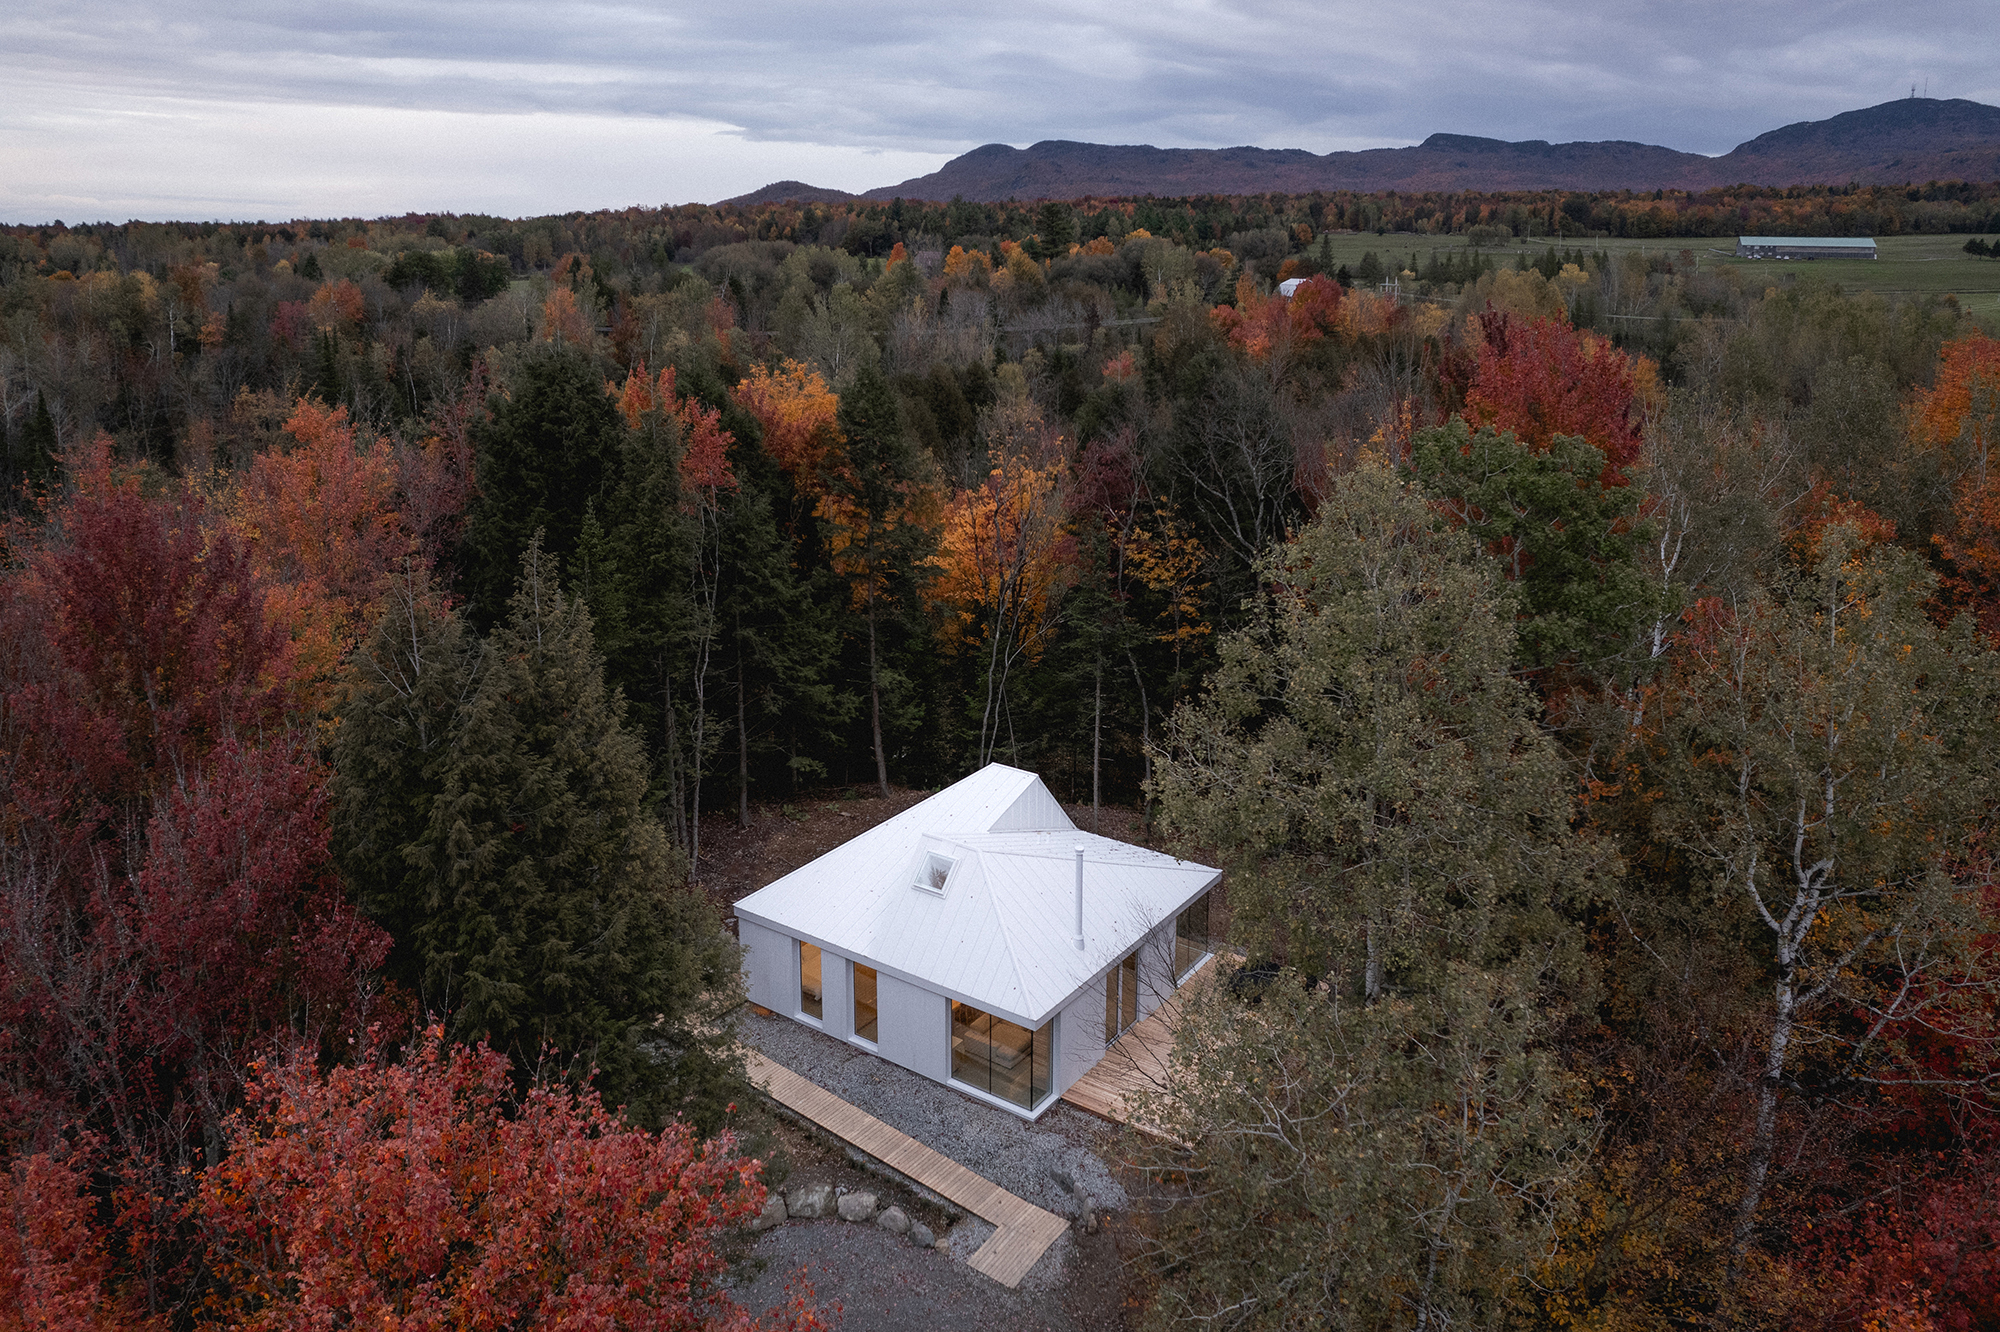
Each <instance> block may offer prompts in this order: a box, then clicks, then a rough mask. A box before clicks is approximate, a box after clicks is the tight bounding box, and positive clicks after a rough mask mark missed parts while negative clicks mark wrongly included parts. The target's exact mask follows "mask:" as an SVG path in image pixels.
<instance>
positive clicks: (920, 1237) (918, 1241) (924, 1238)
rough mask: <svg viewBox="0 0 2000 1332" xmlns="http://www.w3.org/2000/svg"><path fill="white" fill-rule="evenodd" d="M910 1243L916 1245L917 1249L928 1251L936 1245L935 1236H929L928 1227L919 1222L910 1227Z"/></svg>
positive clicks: (929, 1229)
mask: <svg viewBox="0 0 2000 1332" xmlns="http://www.w3.org/2000/svg"><path fill="white" fill-rule="evenodd" d="M910 1243H912V1244H914V1245H916V1246H917V1247H918V1248H919V1249H928V1248H931V1247H933V1246H934V1245H936V1243H937V1236H936V1235H933V1234H931V1228H930V1227H929V1226H927V1225H925V1224H924V1223H923V1222H921V1221H919V1222H917V1223H916V1224H915V1225H913V1226H911V1227H910Z"/></svg>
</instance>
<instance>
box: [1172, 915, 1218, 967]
mask: <svg viewBox="0 0 2000 1332" xmlns="http://www.w3.org/2000/svg"><path fill="white" fill-rule="evenodd" d="M1213 951H1214V950H1213V949H1212V948H1211V947H1210V946H1209V936H1208V894H1207V893H1203V894H1202V895H1201V896H1200V897H1198V898H1196V899H1195V900H1194V901H1193V903H1191V904H1190V905H1189V906H1188V908H1187V910H1185V911H1183V912H1181V914H1180V915H1178V916H1176V917H1175V918H1174V980H1175V982H1176V983H1178V982H1180V981H1181V980H1183V979H1185V978H1186V976H1187V974H1188V973H1189V972H1190V971H1193V970H1194V969H1195V966H1196V964H1198V963H1199V962H1200V961H1201V960H1202V959H1203V958H1204V957H1207V956H1208V955H1209V953H1211V952H1213Z"/></svg>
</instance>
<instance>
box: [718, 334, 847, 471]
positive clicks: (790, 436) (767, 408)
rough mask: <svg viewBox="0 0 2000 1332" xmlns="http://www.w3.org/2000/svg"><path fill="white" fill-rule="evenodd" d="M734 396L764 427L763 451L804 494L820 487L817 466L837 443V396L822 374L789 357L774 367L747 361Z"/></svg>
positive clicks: (838, 428) (823, 462) (821, 469)
mask: <svg viewBox="0 0 2000 1332" xmlns="http://www.w3.org/2000/svg"><path fill="white" fill-rule="evenodd" d="M734 396H735V398H736V401H737V403H738V404H739V405H741V406H742V408H743V410H745V411H747V412H749V413H750V415H752V416H754V417H756V418H757V424H758V425H760V426H762V427H763V428H764V451H765V452H766V453H768V454H770V455H771V457H772V458H773V459H775V460H776V462H777V464H778V466H780V467H782V468H784V469H785V474H786V475H787V476H789V477H791V478H792V484H793V485H794V486H795V487H797V488H798V489H799V491H800V492H802V493H805V494H812V495H818V494H822V493H824V491H825V489H826V485H825V479H824V477H823V475H822V472H823V470H824V468H825V466H826V461H827V458H828V456H829V455H830V454H831V453H832V451H833V449H834V448H835V446H836V445H838V444H839V443H840V427H839V425H838V423H837V421H836V419H835V418H836V417H837V415H838V413H839V411H840V398H839V395H837V394H836V393H834V391H833V390H832V389H831V388H829V387H828V386H827V382H826V379H825V377H824V376H823V375H821V374H820V372H819V371H817V370H815V369H813V368H812V367H811V366H809V365H806V364H804V363H803V362H800V361H794V360H790V359H787V360H786V361H785V363H784V364H783V365H781V366H779V367H778V368H777V369H776V370H772V369H770V368H768V367H766V366H761V365H759V366H753V367H752V368H751V370H750V373H749V374H747V375H745V376H744V377H743V381H742V382H741V383H739V384H738V385H737V386H736V389H735V393H734Z"/></svg>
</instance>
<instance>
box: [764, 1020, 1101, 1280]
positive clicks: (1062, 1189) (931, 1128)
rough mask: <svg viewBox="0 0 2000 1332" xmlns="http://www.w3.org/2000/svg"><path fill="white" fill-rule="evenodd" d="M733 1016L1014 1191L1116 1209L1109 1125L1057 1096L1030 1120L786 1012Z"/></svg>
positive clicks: (1059, 1203)
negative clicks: (1108, 1158) (1108, 1161)
mask: <svg viewBox="0 0 2000 1332" xmlns="http://www.w3.org/2000/svg"><path fill="white" fill-rule="evenodd" d="M743 1014H744V1016H743V1018H742V1019H741V1022H740V1024H739V1025H740V1029H741V1032H742V1036H743V1040H744V1041H745V1043H747V1044H749V1045H752V1046H755V1047H756V1048H757V1049H759V1050H761V1051H763V1052H764V1053H765V1054H766V1055H768V1056H769V1057H770V1058H772V1059H774V1060H776V1061H777V1062H778V1063H780V1064H783V1065H784V1066H785V1067H786V1068H789V1069H791V1070H792V1071H793V1072H795V1073H797V1074H799V1075H800V1076H801V1077H804V1078H807V1079H809V1080H811V1081H813V1082H816V1083H818V1084H819V1085H820V1086H822V1087H824V1088H826V1089H827V1090H828V1091H830V1092H832V1093H833V1094H834V1095H836V1096H839V1097H841V1098H842V1099H843V1100H846V1101H848V1102H850V1103H851V1104H854V1105H858V1106H860V1107H861V1108H862V1109H863V1110H866V1111H867V1112H868V1113H869V1114H871V1115H873V1116H875V1117H876V1118H877V1119H879V1120H881V1121H882V1122H883V1123H885V1124H888V1125H889V1126H890V1127H891V1128H895V1129H900V1130H901V1131H902V1132H904V1133H907V1134H909V1135H910V1136H911V1137H912V1138H915V1139H916V1140H917V1141H918V1142H921V1143H923V1144H924V1145H925V1146H927V1147H930V1148H932V1149H933V1150H935V1151H939V1152H942V1153H943V1154H944V1155H946V1156H948V1157H950V1158H951V1159H952V1160H954V1161H956V1162H958V1163H959V1164H960V1165H962V1166H964V1167H965V1168H966V1169H968V1170H971V1171H972V1172H973V1173H975V1174H978V1175H983V1176H985V1177H986V1178H987V1179H990V1180H992V1181H993V1182H994V1183H995V1184H998V1185H999V1186H1000V1187H1001V1188H1003V1189H1006V1190H1007V1191H1008V1192H1009V1193H1012V1194H1014V1195H1015V1196H1016V1197H1020V1198H1025V1199H1027V1200H1028V1201H1029V1202H1031V1203H1034V1204H1035V1205H1036V1206H1038V1207H1042V1208H1046V1209H1047V1210H1049V1211H1051V1212H1054V1213H1056V1214H1057V1215H1058V1216H1067V1217H1075V1216H1076V1215H1077V1214H1078V1213H1079V1212H1080V1211H1081V1210H1082V1207H1083V1203H1082V1201H1081V1199H1080V1198H1079V1196H1078V1195H1079V1193H1081V1194H1083V1195H1087V1196H1088V1198H1089V1200H1090V1203H1091V1206H1092V1208H1093V1209H1094V1210H1095V1211H1098V1212H1104V1211H1107V1210H1108V1211H1115V1212H1123V1211H1124V1210H1125V1209H1126V1206H1127V1199H1126V1196H1125V1190H1124V1188H1123V1187H1122V1186H1121V1185H1120V1184H1119V1183H1118V1180H1117V1178H1116V1177H1115V1176H1114V1175H1113V1174H1112V1172H1111V1171H1110V1170H1109V1169H1108V1168H1107V1167H1106V1166H1105V1163H1104V1161H1103V1160H1102V1159H1101V1158H1100V1156H1099V1155H1098V1153H1099V1152H1108V1151H1109V1150H1110V1149H1111V1146H1112V1144H1113V1141H1114V1139H1115V1136H1116V1134H1117V1130H1116V1129H1115V1128H1113V1127H1112V1126H1111V1125H1109V1124H1107V1123H1105V1122H1104V1121H1103V1120H1101V1119H1098V1118H1097V1117H1096V1116H1094V1115H1089V1114H1085V1113H1084V1112H1083V1111H1081V1110H1078V1109H1076V1108H1075V1107H1073V1106H1069V1105H1061V1104H1058V1105H1056V1106H1055V1107H1054V1108H1052V1109H1050V1110H1049V1111H1047V1112H1046V1113H1045V1114H1043V1115H1042V1117H1041V1119H1040V1120H1039V1121H1037V1122H1036V1123H1033V1124H1030V1123H1028V1122H1027V1121H1026V1120H1023V1119H1018V1118H1016V1117H1015V1116H1013V1115H1010V1114H1008V1113H1007V1112H1006V1111H1004V1110H996V1109H994V1108H993V1107H991V1106H987V1105H982V1104H980V1103H979V1102H978V1101H975V1100H973V1099H972V1098H971V1097H970V1096H964V1095H961V1094H960V1093H958V1092H955V1091H953V1090H952V1089H951V1088H949V1087H947V1086H944V1085H943V1084H941V1083H936V1082H932V1081H931V1080H930V1079H929V1078H926V1077H923V1076H921V1075H919V1074H916V1073H912V1072H910V1071H909V1070H908V1069H905V1068H900V1067H898V1066H897V1065H895V1064H892V1063H890V1062H889V1061H888V1060H886V1059H878V1058H877V1057H875V1056H874V1055H871V1054H869V1053H867V1052H866V1051H863V1050H857V1049H856V1048H854V1047H853V1046H851V1045H849V1044H847V1043H846V1042H845V1041H838V1040H835V1039H834V1038H833V1037H831V1036H828V1035H826V1034H825V1033H824V1032H818V1031H814V1030H813V1029H812V1028H810V1027H808V1026H806V1025H805V1024H803V1023H800V1022H794V1021H792V1020H791V1019H790V1018H782V1017H769V1018H767V1017H760V1016H758V1015H757V1014H755V1013H753V1012H751V1011H750V1010H748V1009H744V1010H743ZM1044 1261H1045V1262H1046V1261H1047V1260H1046V1259H1045V1260H1044ZM1038 1266H1039V1265H1038ZM1031 1276H1032V1274H1031ZM988 1284H989V1285H990V1284H991V1283H988ZM996 1289H997V1287H996Z"/></svg>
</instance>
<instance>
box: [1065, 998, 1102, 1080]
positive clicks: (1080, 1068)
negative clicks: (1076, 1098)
mask: <svg viewBox="0 0 2000 1332" xmlns="http://www.w3.org/2000/svg"><path fill="white" fill-rule="evenodd" d="M1102 1058H1104V981H1103V980H1102V979H1101V978H1100V979H1099V980H1097V981H1096V982H1095V983H1093V984H1090V985H1086V986H1084V987H1083V988H1082V989H1081V990H1079V991H1077V992H1076V993H1075V994H1073V995H1071V996H1070V1000H1069V1002H1068V1003H1067V1004H1065V1005H1063V1009H1062V1012H1061V1013H1060V1014H1058V1015H1057V1018H1056V1066H1055V1070H1054V1076H1055V1084H1056V1086H1055V1094H1056V1095H1057V1096H1061V1095H1062V1094H1063V1093H1064V1092H1065V1091H1068V1090H1069V1087H1070V1084H1071V1083H1073V1082H1075V1081H1076V1080H1077V1079H1078V1078H1080V1077H1082V1076H1083V1075H1084V1074H1086V1073H1088V1072H1090V1070H1091V1069H1093V1068H1095V1067H1097V1061H1098V1060H1100V1059H1102Z"/></svg>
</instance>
